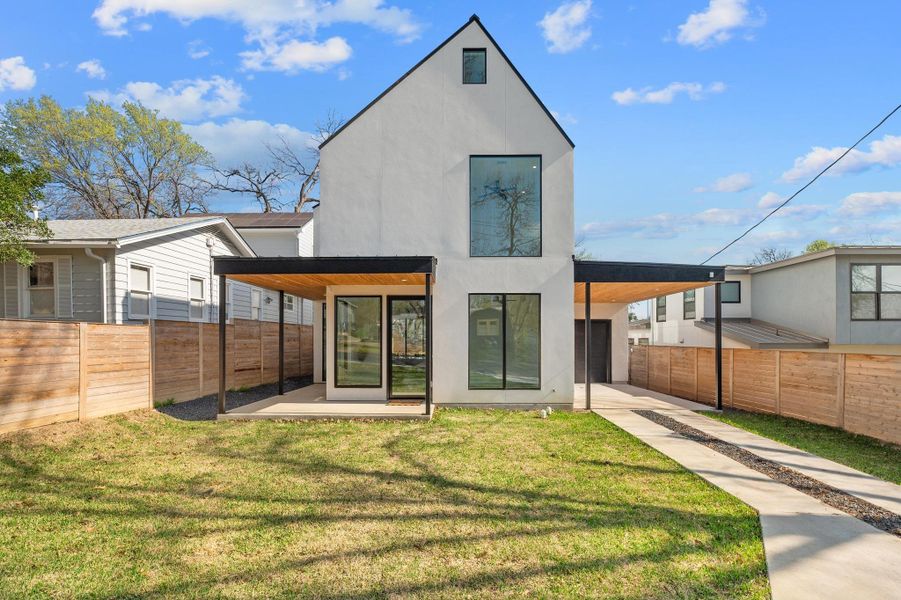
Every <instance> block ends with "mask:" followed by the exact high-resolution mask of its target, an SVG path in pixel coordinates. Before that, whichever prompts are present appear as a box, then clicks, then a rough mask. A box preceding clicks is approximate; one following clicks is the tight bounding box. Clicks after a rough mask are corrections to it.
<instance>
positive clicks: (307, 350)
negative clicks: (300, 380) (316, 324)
mask: <svg viewBox="0 0 901 600" xmlns="http://www.w3.org/2000/svg"><path fill="white" fill-rule="evenodd" d="M298 328H299V330H300V332H299V336H298V343H299V344H300V349H299V351H300V375H301V377H312V375H313V326H312V325H300V326H298Z"/></svg>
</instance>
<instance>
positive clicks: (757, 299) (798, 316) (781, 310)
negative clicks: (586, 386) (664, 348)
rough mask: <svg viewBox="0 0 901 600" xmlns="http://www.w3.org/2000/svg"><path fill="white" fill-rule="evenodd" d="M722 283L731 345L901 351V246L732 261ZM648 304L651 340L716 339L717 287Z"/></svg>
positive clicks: (709, 342) (704, 342) (726, 338)
mask: <svg viewBox="0 0 901 600" xmlns="http://www.w3.org/2000/svg"><path fill="white" fill-rule="evenodd" d="M721 289H722V294H723V297H722V302H723V304H722V314H723V343H724V345H725V346H726V347H727V348H729V347H731V348H771V349H775V348H784V349H791V348H794V349H811V350H816V349H820V350H828V351H834V352H872V353H877V354H885V353H891V354H894V353H901V247H898V246H840V247H836V248H830V249H828V250H823V251H821V252H814V253H810V254H803V255H801V256H796V257H792V258H789V259H786V260H781V261H778V262H774V263H770V264H766V265H759V266H733V267H727V268H726V281H725V282H724V283H723V284H722V288H721ZM650 304H651V313H650V314H651V324H652V328H651V343H652V344H657V345H680V344H684V345H686V346H706V347H712V346H713V344H714V335H713V323H712V320H713V316H714V315H713V313H714V304H713V293H712V289H710V288H707V289H698V290H691V291H687V292H682V293H679V294H670V295H667V296H660V297H658V298H656V299H654V300H652V301H651V303H650Z"/></svg>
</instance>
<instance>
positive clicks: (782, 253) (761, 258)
mask: <svg viewBox="0 0 901 600" xmlns="http://www.w3.org/2000/svg"><path fill="white" fill-rule="evenodd" d="M792 256H793V253H792V251H791V250H784V249H778V248H761V249H760V250H758V251H757V252H755V253H754V258H752V259H751V260H749V261H748V262H749V263H750V264H752V265H767V264H769V263H773V262H777V261H780V260H785V259H786V258H791V257H792Z"/></svg>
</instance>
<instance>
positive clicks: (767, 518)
mask: <svg viewBox="0 0 901 600" xmlns="http://www.w3.org/2000/svg"><path fill="white" fill-rule="evenodd" d="M635 389H637V388H635ZM637 390H638V389H637ZM594 391H595V387H594V386H592V396H593V397H592V404H594V396H595V394H594ZM619 391H620V392H622V393H624V394H625V393H627V392H629V391H630V390H626V389H622V388H620V389H619ZM658 396H663V398H660V397H654V398H650V400H652V401H653V402H649V401H648V397H647V396H646V390H638V392H637V393H636V396H635V400H634V402H633V403H631V404H630V402H629V400H628V398H624V397H622V396H619V397H616V398H613V400H614V401H615V402H613V403H612V404H613V406H608V407H602V408H596V409H595V412H596V413H597V414H599V415H601V416H602V417H604V418H605V419H607V420H609V421H611V422H612V423H614V424H615V425H617V426H619V427H620V428H622V429H624V430H625V431H627V432H629V433H631V434H632V435H634V436H635V437H637V438H638V439H640V440H642V441H643V442H645V443H646V444H648V445H649V446H651V447H653V448H655V449H656V450H658V451H660V452H662V453H663V454H666V455H667V456H669V457H670V458H672V459H673V460H675V461H676V462H678V463H680V464H681V465H683V466H684V467H686V468H688V469H690V470H691V471H693V472H695V473H697V474H698V475H699V476H700V477H702V478H704V479H706V480H707V481H709V482H710V483H712V484H713V485H716V486H717V487H719V488H721V489H723V490H725V491H726V492H728V493H730V494H732V495H733V496H735V497H737V498H739V499H740V500H742V501H744V502H746V503H747V504H748V505H750V506H751V507H753V508H755V509H756V510H757V511H758V513H759V514H760V522H761V529H762V533H763V543H764V548H765V551H766V559H767V568H768V571H769V576H770V585H771V588H772V594H773V598H774V599H776V600H784V599H792V600H796V599H797V600H808V599H810V600H813V599H826V600H830V599H836V600H837V599H843V600H844V599H847V598H854V599H855V600H862V599H869V598H874V599H875V598H880V599H882V598H899V599H901V539H898V538H897V537H895V536H892V535H890V534H888V533H885V532H882V531H880V530H878V529H876V528H874V527H872V526H870V525H868V524H866V523H864V522H863V521H860V520H858V519H856V518H854V517H852V516H850V515H847V514H845V513H843V512H841V511H839V510H837V509H834V508H832V507H829V506H827V505H825V504H823V503H822V502H820V501H819V500H816V499H814V498H812V497H810V496H808V495H806V494H804V493H802V492H799V491H797V490H795V489H793V488H791V487H789V486H787V485H784V484H782V483H778V482H776V481H773V480H772V479H770V478H769V477H767V476H766V475H763V474H762V473H758V472H757V471H754V470H752V469H750V468H748V467H745V466H744V465H742V464H740V463H738V462H736V461H734V460H732V459H730V458H728V457H726V456H724V455H722V454H720V453H719V452H716V451H714V450H712V449H710V448H707V447H706V446H702V445H701V444H698V443H696V442H693V441H691V440H688V439H686V438H684V437H682V436H680V435H678V434H676V433H674V432H672V431H670V430H669V429H666V428H665V427H663V426H661V425H658V424H656V423H654V422H652V421H649V420H648V419H645V418H644V417H641V416H640V415H637V414H635V413H633V412H632V410H635V409H648V408H651V409H655V410H661V412H665V413H666V414H667V416H669V417H672V418H675V419H677V420H683V421H684V422H685V423H686V424H690V425H691V426H693V427H698V422H699V421H702V420H703V421H708V422H709V423H716V422H713V421H711V420H709V419H705V418H704V417H701V416H699V415H697V414H694V413H692V412H691V411H690V410H687V409H685V408H682V407H681V406H680V404H681V403H682V402H685V401H679V402H676V401H677V400H678V399H676V398H673V399H672V402H670V401H669V400H667V399H666V398H671V397H666V396H665V395H664V394H659V395H658ZM657 402H663V403H664V405H663V408H659V405H658V407H655V406H649V405H650V404H657ZM667 405H668V407H667ZM709 423H703V427H698V429H702V430H704V431H707V432H708V433H710V434H711V435H717V436H718V437H720V434H721V433H722V434H724V435H723V436H722V437H724V439H727V440H728V441H733V440H734V439H739V440H741V441H742V442H743V443H744V444H748V445H749V446H751V445H753V446H759V447H763V448H764V449H765V451H767V452H769V453H770V456H767V458H770V459H772V460H776V461H777V462H783V460H789V461H795V462H796V463H799V464H800V466H803V467H804V468H807V469H811V472H810V473H808V474H810V475H811V476H813V477H817V478H820V479H822V477H820V475H821V474H822V473H823V472H824V471H831V472H832V474H833V475H834V476H835V477H841V478H845V479H842V481H843V482H844V483H845V484H846V485H848V486H849V487H851V488H852V489H863V490H864V492H865V493H869V495H870V498H875V497H876V496H884V495H885V494H886V489H885V488H884V487H882V486H879V485H876V484H875V483H873V482H870V484H871V485H872V487H868V486H866V485H863V484H861V483H860V482H861V481H863V480H864V478H865V477H868V476H864V478H860V477H857V476H852V475H851V474H849V473H845V472H844V468H834V467H829V466H827V465H823V464H818V461H814V460H812V459H815V458H817V457H812V459H808V458H803V459H802V458H799V457H798V456H797V455H796V454H794V453H786V452H784V451H782V449H779V448H771V447H770V444H769V443H766V442H768V440H766V441H764V440H763V439H762V438H761V439H760V440H752V439H748V438H746V437H745V436H744V435H739V434H738V433H735V432H729V433H728V434H726V433H725V432H723V431H722V430H721V429H719V428H716V427H712V426H711V425H710V424H709ZM722 425H724V427H730V426H728V425H725V424H722ZM733 429H734V428H733ZM736 431H740V430H736ZM744 433H746V432H744ZM748 435H751V436H753V434H748ZM754 437H759V436H754ZM730 438H731V439H730ZM784 448H788V447H787V446H785V447H784ZM747 449H748V450H750V451H752V452H756V451H757V450H756V448H751V447H749V448H747ZM795 452H798V451H795ZM780 455H781V456H782V457H783V459H779V458H776V457H778V456H780ZM820 460H822V459H820ZM826 462H827V463H828V462H829V461H826ZM798 470H801V469H798ZM852 471H853V470H852ZM860 475H863V474H860ZM834 481H839V480H838V479H835V480H834ZM876 481H877V482H878V480H876ZM849 482H853V485H852V484H851V483H849ZM882 483H885V482H882ZM885 485H887V486H891V485H892V484H885ZM836 487H839V486H836ZM894 487H896V488H897V486H894ZM889 489H890V488H889ZM848 491H849V492H850V491H851V490H848ZM862 497H863V496H862ZM870 498H867V499H870ZM894 499H895V497H894V495H892V494H889V498H887V499H886V498H882V500H883V502H885V501H889V500H890V501H892V502H894ZM871 501H872V500H871ZM874 503H875V502H874ZM880 505H881V506H885V504H884V503H882V504H880Z"/></svg>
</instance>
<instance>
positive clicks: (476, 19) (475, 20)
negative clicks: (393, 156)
mask: <svg viewBox="0 0 901 600" xmlns="http://www.w3.org/2000/svg"><path fill="white" fill-rule="evenodd" d="M471 23H475V24H476V25H478V26H479V29H481V30H482V33H484V34H485V37H487V38H488V40H489V41H490V42H491V45H493V46H494V48H495V50H497V51H498V54H500V55H501V57H502V58H503V59H504V60H505V61H506V62H507V65H509V67H510V69H511V70H512V71H513V72H514V73H515V74H516V76H517V77H518V78H519V80H520V81H521V82H522V84H523V85H524V86H525V88H526V89H527V90H528V91H529V93H530V94H531V95H532V97H533V98H534V99H535V102H537V103H538V106H540V107H541V110H543V111H544V114H546V115H547V118H548V119H550V120H551V123H553V124H554V126H556V127H557V130H558V131H559V132H560V134H561V135H562V136H563V137H564V138H565V139H566V141H567V143H568V144H569V145H570V147H571V148H575V147H576V145H575V144H574V143H573V141H572V139H570V137H569V136H568V135H567V134H566V131H564V130H563V127H561V126H560V123H559V122H558V121H557V119H555V118H554V115H553V114H551V111H550V110H548V108H547V106H545V105H544V102H542V101H541V98H539V97H538V94H536V93H535V90H533V89H532V86H530V85H529V83H528V82H527V81H526V80H525V78H524V77H523V76H522V74H521V73H520V72H519V70H518V69H517V68H516V67H515V66H514V65H513V63H512V62H511V61H510V59H509V58H508V57H507V54H506V53H505V52H504V51H503V50H502V49H501V47H500V46H499V45H498V43H497V42H496V41H495V40H494V38H493V37H492V36H491V34H490V33H488V30H487V29H485V26H484V25H482V21H481V20H479V16H478V15H472V16H471V17H469V20H468V21H466V23H464V24H463V26H462V27H460V28H459V29H458V30H457V31H455V32H454V33H452V34H451V35H450V37H448V38H447V39H446V40H444V41H443V42H441V43H440V44H439V45H438V47H437V48H435V49H434V50H432V51H431V52H429V53H428V54H427V55H426V56H425V58H423V59H422V60H421V61H419V62H418V63H416V64H415V65H413V68H411V69H410V70H409V71H407V72H406V73H404V74H403V75H401V76H400V79H398V80H397V81H395V82H394V83H392V84H391V85H390V86H388V89H386V90H385V91H384V92H382V93H381V94H379V95H378V96H376V98H375V99H374V100H373V101H372V102H370V103H369V104H367V105H366V106H365V107H363V110H361V111H360V112H358V113H357V114H355V115H354V116H353V117H352V118H351V119H350V120H349V121H347V123H345V124H344V125H342V126H341V127H339V128H338V130H337V131H335V133H333V134H332V135H330V136H329V137H327V138H326V139H325V140H324V141H323V142H322V143H321V144H319V148H320V149H321V148H323V147H324V146H325V145H326V144H328V143H329V142H330V141H332V140H333V139H335V138H336V137H337V136H338V134H340V133H341V132H342V131H344V130H345V129H347V127H348V126H350V124H351V123H353V122H354V121H356V120H357V119H358V118H359V117H360V116H361V115H362V114H363V113H365V112H366V111H367V110H369V109H370V108H371V107H372V106H373V105H375V103H376V102H378V101H379V100H381V99H382V98H383V97H384V96H385V95H387V94H388V92H390V91H391V90H393V89H394V88H395V87H397V86H398V85H399V84H400V82H402V81H403V80H404V79H406V78H407V77H408V76H409V75H410V74H412V73H413V71H415V70H416V69H418V68H419V67H420V66H421V65H423V64H424V63H425V62H426V61H427V60H429V59H430V58H432V56H434V55H435V54H436V53H437V52H438V51H439V50H441V49H442V48H444V47H445V46H446V45H447V44H448V43H450V41H451V40H452V39H454V38H455V37H457V36H458V35H459V34H460V33H461V32H462V31H463V30H464V29H466V28H467V27H469V25H470V24H471Z"/></svg>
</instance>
